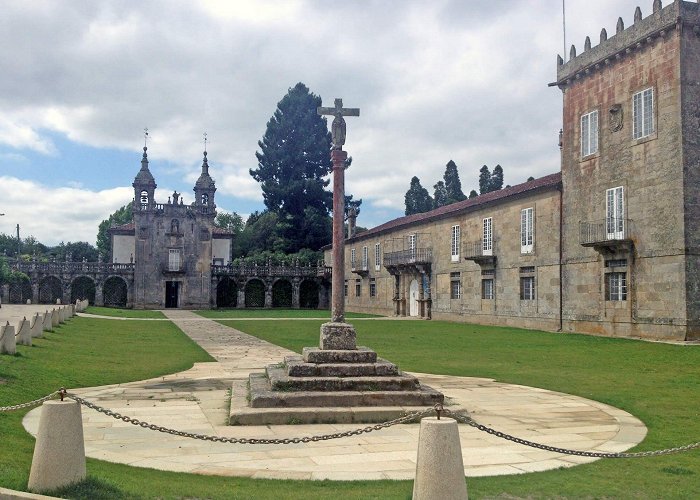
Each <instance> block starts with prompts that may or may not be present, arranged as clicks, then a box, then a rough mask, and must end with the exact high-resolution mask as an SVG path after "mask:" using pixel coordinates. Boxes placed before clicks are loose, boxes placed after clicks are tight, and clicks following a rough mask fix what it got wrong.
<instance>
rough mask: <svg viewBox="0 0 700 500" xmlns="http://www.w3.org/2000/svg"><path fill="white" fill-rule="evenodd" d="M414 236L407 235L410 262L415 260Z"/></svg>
mask: <svg viewBox="0 0 700 500" xmlns="http://www.w3.org/2000/svg"><path fill="white" fill-rule="evenodd" d="M416 239H417V238H416V235H415V234H409V235H408V249H409V250H410V252H411V260H416Z"/></svg>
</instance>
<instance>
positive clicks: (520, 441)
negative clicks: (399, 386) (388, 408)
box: [442, 408, 700, 458]
mask: <svg viewBox="0 0 700 500" xmlns="http://www.w3.org/2000/svg"><path fill="white" fill-rule="evenodd" d="M442 411H443V412H444V413H445V414H447V415H450V416H451V417H452V418H454V419H455V420H457V421H458V422H462V423H465V424H467V425H469V426H471V427H474V428H475V429H478V430H480V431H483V432H486V433H488V434H491V435H492V436H496V437H499V438H501V439H505V440H507V441H512V442H514V443H518V444H522V445H525V446H529V447H531V448H537V449H539V450H545V451H551V452H554V453H562V454H564V455H576V456H579V457H591V458H641V457H657V456H660V455H670V454H672V453H680V452H682V451H688V450H693V449H696V448H700V441H698V442H697V443H691V444H687V445H685V446H676V447H675V448H667V449H665V450H653V451H639V452H636V453H622V452H620V453H608V452H602V451H580V450H569V449H567V448H558V447H556V446H549V445H546V444H541V443H535V442H533V441H528V440H527V439H522V438H519V437H515V436H511V435H510V434H506V433H504V432H500V431H497V430H495V429H492V428H491V427H486V426H485V425H482V424H479V423H477V422H475V421H474V420H473V419H472V418H471V417H469V416H467V415H460V414H458V413H455V412H452V411H450V410H448V409H446V408H445V409H442Z"/></svg>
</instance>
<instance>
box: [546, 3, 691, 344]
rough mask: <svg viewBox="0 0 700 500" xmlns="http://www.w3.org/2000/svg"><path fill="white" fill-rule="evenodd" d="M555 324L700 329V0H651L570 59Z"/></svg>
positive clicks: (560, 75) (564, 74) (645, 331)
mask: <svg viewBox="0 0 700 500" xmlns="http://www.w3.org/2000/svg"><path fill="white" fill-rule="evenodd" d="M552 85H557V86H558V87H559V88H560V89H561V90H562V92H563V134H562V143H561V147H562V185H563V203H562V207H563V233H562V265H563V276H562V278H563V287H562V292H563V297H562V301H563V304H564V306H563V311H562V312H563V318H562V319H563V328H564V330H568V331H589V332H599V333H605V334H607V335H619V336H644V337H654V338H659V339H662V338H667V339H676V340H690V339H694V338H700V283H699V279H700V278H699V276H700V257H699V255H700V231H699V224H700V222H699V221H700V196H699V194H700V193H699V192H698V191H699V190H700V5H698V3H695V2H693V3H690V2H683V1H679V0H676V1H674V2H673V3H671V4H669V5H668V6H666V7H663V8H662V5H661V1H660V0H654V2H653V4H652V13H651V14H650V15H649V16H647V17H646V18H643V16H642V13H641V10H640V9H639V7H637V10H636V12H635V14H634V23H633V24H632V25H631V26H629V27H628V28H627V29H625V27H624V24H623V21H622V19H621V18H620V19H618V22H617V29H616V33H615V35H614V36H611V37H610V38H608V36H607V32H606V31H605V29H603V30H602V32H601V34H600V42H599V44H598V45H597V46H594V47H592V48H591V44H590V39H589V38H587V39H586V43H585V44H584V50H583V52H581V53H580V54H578V55H577V54H576V49H575V47H573V46H572V48H571V52H570V60H569V61H568V62H566V63H564V61H563V60H562V58H561V57H559V58H558V67H557V81H556V82H555V83H554V84H552Z"/></svg>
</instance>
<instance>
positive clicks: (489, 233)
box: [481, 217, 493, 255]
mask: <svg viewBox="0 0 700 500" xmlns="http://www.w3.org/2000/svg"><path fill="white" fill-rule="evenodd" d="M481 249H482V253H483V255H493V224H492V219H491V217H487V218H485V219H484V223H483V237H482V239H481Z"/></svg>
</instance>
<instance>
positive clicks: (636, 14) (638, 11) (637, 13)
mask: <svg viewBox="0 0 700 500" xmlns="http://www.w3.org/2000/svg"><path fill="white" fill-rule="evenodd" d="M641 20H642V9H640V8H639V5H637V8H636V9H634V22H635V23H638V22H639V21H641Z"/></svg>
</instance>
